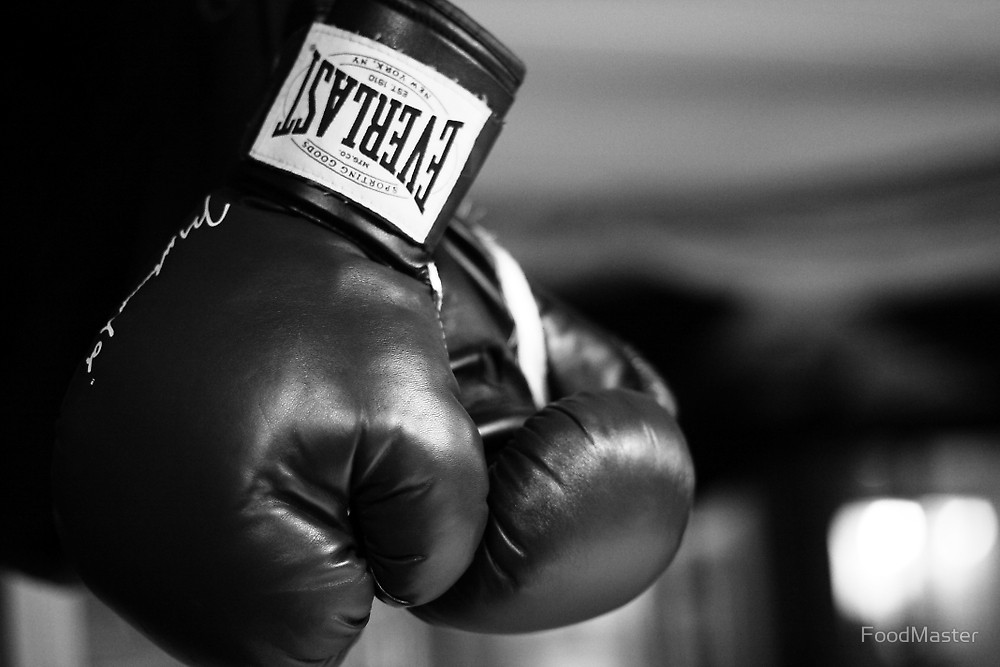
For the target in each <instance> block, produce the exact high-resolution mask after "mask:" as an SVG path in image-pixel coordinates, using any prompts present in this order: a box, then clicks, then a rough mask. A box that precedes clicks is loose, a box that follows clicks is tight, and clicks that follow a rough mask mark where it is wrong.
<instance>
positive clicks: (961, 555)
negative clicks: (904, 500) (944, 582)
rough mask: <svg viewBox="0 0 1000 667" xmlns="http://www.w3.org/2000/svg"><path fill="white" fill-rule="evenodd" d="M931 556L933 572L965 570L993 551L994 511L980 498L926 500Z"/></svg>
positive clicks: (995, 528)
mask: <svg viewBox="0 0 1000 667" xmlns="http://www.w3.org/2000/svg"><path fill="white" fill-rule="evenodd" d="M928 517H929V519H930V526H931V536H932V538H933V539H932V540H931V543H930V557H931V559H932V563H933V567H934V569H935V571H936V572H938V573H941V574H945V573H947V572H948V571H952V572H954V571H956V570H963V569H967V568H969V567H971V566H973V565H975V564H977V563H979V562H980V561H982V560H983V559H984V558H986V556H987V555H988V554H989V553H990V551H992V550H993V546H994V545H995V544H996V541H997V513H996V510H995V509H994V508H993V504H992V503H990V502H989V501H988V500H984V499H982V498H963V497H957V496H945V497H943V498H938V499H935V500H934V501H931V502H929V503H928Z"/></svg>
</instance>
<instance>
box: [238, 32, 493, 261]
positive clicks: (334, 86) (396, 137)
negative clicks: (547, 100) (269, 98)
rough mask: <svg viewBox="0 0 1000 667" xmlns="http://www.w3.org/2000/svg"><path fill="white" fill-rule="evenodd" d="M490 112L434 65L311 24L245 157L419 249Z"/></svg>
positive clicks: (363, 39) (382, 46)
mask: <svg viewBox="0 0 1000 667" xmlns="http://www.w3.org/2000/svg"><path fill="white" fill-rule="evenodd" d="M489 116H490V109H489V107H488V106H487V105H486V103H485V102H484V101H482V100H480V99H479V98H477V97H476V96H474V95H473V94H472V93H470V92H469V91H467V90H465V89H464V88H462V87H461V86H460V85H459V84H458V83H456V82H455V81H452V80H451V79H448V78H447V77H445V76H443V75H442V74H440V73H439V72H437V71H436V70H434V69H433V68H431V67H428V66H427V65H424V64H423V63H421V62H419V61H417V60H414V59H413V58H410V57H409V56H407V55H405V54H402V53H400V52H398V51H395V50H393V49H391V48H389V47H387V46H385V45H383V44H380V43H378V42H375V41H373V40H371V39H368V38H366V37H362V36H360V35H356V34H354V33H349V32H346V31H344V30H341V29H339V28H336V27H333V26H329V25H323V24H320V23H316V24H314V25H313V26H312V28H311V29H310V31H309V34H308V35H307V36H306V40H305V43H304V44H303V47H302V50H301V51H300V52H299V55H298V58H297V59H296V61H295V64H294V65H293V66H292V69H291V71H290V72H289V74H288V78H287V79H286V80H285V82H284V83H283V84H282V86H281V89H280V91H279V93H278V96H277V98H276V99H275V101H274V104H273V106H272V107H271V110H270V111H269V112H268V114H267V118H266V120H265V121H264V125H263V127H262V128H261V130H260V133H259V134H258V135H257V139H256V141H255V142H254V144H253V147H252V149H251V151H250V155H251V156H252V157H253V158H255V159H257V160H260V161H261V162H264V163H266V164H269V165H271V166H273V167H277V168H279V169H283V170H285V171H289V172H291V173H293V174H297V175H298V176H301V177H303V178H307V179H309V180H312V181H315V182H316V183H318V184H320V185H322V186H324V187H326V188H328V189H330V190H334V191H336V192H338V193H340V194H342V195H344V196H346V197H348V198H349V199H351V200H353V201H354V202H356V203H358V204H360V205H362V206H364V207H365V208H367V209H369V210H370V211H372V212H373V213H375V214H376V215H379V216H381V217H382V218H384V219H385V220H386V221H388V222H389V223H391V224H393V225H395V226H396V227H397V228H399V230H400V231H402V232H403V233H404V234H406V235H407V236H408V237H410V238H411V239H413V240H414V241H417V242H418V243H422V242H423V241H424V240H425V239H426V238H427V235H428V233H429V232H430V230H431V227H433V225H434V222H435V221H436V220H437V217H438V214H439V213H440V211H441V208H442V207H443V206H444V204H445V202H446V201H447V200H448V196H449V194H450V193H451V191H452V189H453V188H454V186H455V183H456V182H457V181H458V177H459V175H460V174H461V173H462V170H463V168H464V167H465V163H466V161H467V160H468V158H469V154H470V153H471V152H472V149H473V147H474V145H475V143H476V139H477V138H478V137H479V133H480V131H481V130H482V128H483V125H485V123H486V120H487V119H488V118H489Z"/></svg>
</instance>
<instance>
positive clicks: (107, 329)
mask: <svg viewBox="0 0 1000 667" xmlns="http://www.w3.org/2000/svg"><path fill="white" fill-rule="evenodd" d="M210 205H211V197H205V208H204V210H203V211H202V212H201V214H200V215H198V216H196V217H195V219H194V220H192V221H191V224H190V225H188V226H187V227H185V228H184V229H182V230H181V231H179V232H177V233H176V234H174V235H173V236H172V237H170V242H169V243H167V247H166V248H164V249H163V254H161V255H160V261H158V262H157V263H156V265H154V266H153V270H152V271H150V272H149V274H148V275H147V276H146V277H145V278H143V279H142V281H141V282H140V283H139V284H138V285H137V286H136V288H135V289H134V290H132V293H131V294H129V295H128V296H127V297H125V300H124V301H122V303H121V305H120V306H118V312H117V313H115V315H113V316H112V317H111V319H109V320H108V323H107V324H105V325H104V327H103V328H101V330H100V331H99V332H98V337H99V338H100V339H99V340H98V341H97V343H95V344H94V349H93V351H92V352H91V353H90V356H88V357H87V359H86V363H87V373H88V374H90V373H93V370H94V359H96V358H97V355H99V354H100V353H101V349H102V348H103V347H104V340H103V336H104V335H105V334H106V335H107V338H108V339H111V338H114V335H115V328H114V326H112V324H113V323H114V321H115V318H116V317H118V315H120V314H121V313H122V311H124V310H125V306H127V305H128V302H129V301H130V300H131V299H132V297H134V296H135V295H136V294H138V293H139V290H141V289H142V288H143V286H145V284H146V283H148V282H149V281H150V280H152V279H153V278H155V277H157V276H158V275H160V271H161V270H162V269H163V265H164V263H165V262H166V261H167V255H169V254H170V251H171V250H173V248H174V245H175V244H176V243H177V239H178V237H179V238H181V239H182V240H183V239H186V238H187V237H188V235H189V234H190V233H191V232H193V231H194V230H196V229H198V228H199V227H201V226H202V225H208V226H209V227H217V226H218V225H220V224H222V221H223V220H225V219H226V214H228V213H229V203H228V202H227V203H226V205H225V206H224V207H223V209H222V213H221V214H219V217H218V218H213V217H212V212H211V210H210ZM90 383H91V384H93V383H94V380H93V379H91V381H90Z"/></svg>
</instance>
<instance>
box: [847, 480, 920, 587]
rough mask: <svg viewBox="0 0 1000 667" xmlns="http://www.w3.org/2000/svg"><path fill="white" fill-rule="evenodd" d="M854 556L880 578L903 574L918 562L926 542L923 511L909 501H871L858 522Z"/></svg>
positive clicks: (916, 504)
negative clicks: (855, 554)
mask: <svg viewBox="0 0 1000 667" xmlns="http://www.w3.org/2000/svg"><path fill="white" fill-rule="evenodd" d="M856 539H857V550H858V556H859V557H860V558H862V559H864V560H866V561H867V563H868V565H867V567H868V568H869V569H871V570H873V571H876V572H878V573H879V574H881V575H884V576H892V575H894V574H895V573H896V572H898V571H900V570H905V569H906V568H908V567H909V566H910V565H911V564H912V563H913V562H914V561H916V560H917V559H918V558H920V555H921V554H922V553H923V550H924V541H925V540H926V539H927V519H926V517H925V516H924V510H923V508H922V507H920V505H919V504H918V503H915V502H913V501H911V500H890V499H883V500H875V501H873V502H871V503H870V504H868V506H867V507H864V508H863V509H862V511H861V517H860V519H859V520H858V532H857V538H856Z"/></svg>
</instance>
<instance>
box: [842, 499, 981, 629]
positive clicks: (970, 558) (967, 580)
mask: <svg viewBox="0 0 1000 667" xmlns="http://www.w3.org/2000/svg"><path fill="white" fill-rule="evenodd" d="M998 523H1000V522H998V520H997V512H996V509H995V508H994V506H993V504H992V503H990V502H989V501H988V500H985V499H982V498H969V497H962V496H925V497H923V498H921V499H920V500H919V501H916V500H903V499H898V498H877V499H873V500H866V501H858V502H853V503H849V504H847V505H844V506H843V507H841V508H840V510H838V512H837V513H836V515H835V516H834V518H833V521H832V523H831V524H830V530H829V532H828V534H827V548H828V551H829V555H830V574H831V579H832V585H833V594H834V600H835V602H836V604H837V607H838V609H839V610H840V611H841V613H843V614H844V615H845V616H847V617H849V618H853V619H857V620H863V621H869V622H880V621H881V622H885V621H893V620H899V619H901V618H904V617H905V615H906V613H907V611H908V610H909V611H912V609H913V608H914V607H915V606H916V605H917V604H918V603H926V602H933V601H932V600H930V599H929V598H930V597H931V596H947V595H952V597H954V595H957V594H959V593H962V594H963V595H964V594H965V593H966V592H968V591H969V590H971V589H969V588H968V587H969V586H972V587H973V588H974V587H975V586H976V585H977V584H976V583H975V582H976V581H978V580H977V579H976V578H975V577H977V576H979V575H977V574H976V572H977V570H975V569H974V566H975V565H977V564H979V563H980V562H982V561H983V560H984V559H985V558H986V557H987V556H988V555H989V554H990V553H991V552H992V551H993V549H994V547H995V546H996V544H997V537H998V527H1000V526H998ZM937 602H938V603H941V602H944V600H943V598H942V599H941V600H937Z"/></svg>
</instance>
